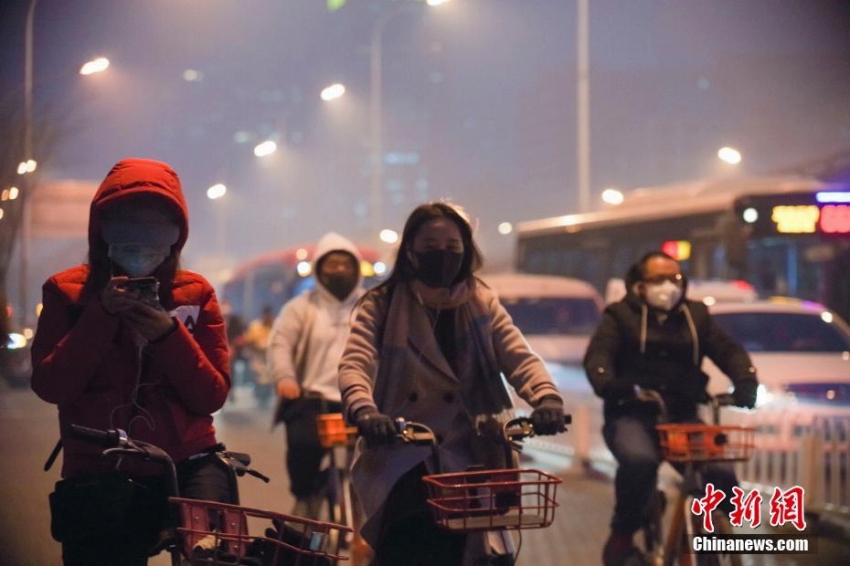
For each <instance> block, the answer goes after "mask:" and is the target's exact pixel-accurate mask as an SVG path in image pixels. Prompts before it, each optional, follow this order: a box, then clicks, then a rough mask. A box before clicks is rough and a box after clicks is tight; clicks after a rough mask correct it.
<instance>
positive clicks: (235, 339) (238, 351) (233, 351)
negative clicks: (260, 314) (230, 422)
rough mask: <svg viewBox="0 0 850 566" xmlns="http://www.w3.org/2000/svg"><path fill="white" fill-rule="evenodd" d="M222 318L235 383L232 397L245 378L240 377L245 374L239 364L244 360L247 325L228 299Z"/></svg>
mask: <svg viewBox="0 0 850 566" xmlns="http://www.w3.org/2000/svg"><path fill="white" fill-rule="evenodd" d="M221 316H222V318H223V319H224V331H225V335H226V336H227V346H228V348H230V378H231V380H232V381H233V388H231V390H230V394H231V396H232V395H233V390H234V389H235V388H236V386H237V385H241V384H242V382H243V381H242V380H244V379H245V378H244V376H243V377H242V378H241V380H240V378H239V377H238V376H239V375H240V374H242V373H243V372H242V371H241V370H240V368H239V365H240V364H239V362H240V360H241V359H242V348H243V346H244V339H243V337H242V335H243V334H244V333H245V329H246V325H245V321H244V320H242V317H241V316H239V315H238V314H237V313H235V312H233V305H232V304H231V303H230V301H228V300H227V299H225V300H222V301H221Z"/></svg>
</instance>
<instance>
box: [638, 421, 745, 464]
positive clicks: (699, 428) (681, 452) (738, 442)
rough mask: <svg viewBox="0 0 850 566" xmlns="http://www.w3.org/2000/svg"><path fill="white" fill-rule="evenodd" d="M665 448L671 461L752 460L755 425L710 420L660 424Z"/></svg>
mask: <svg viewBox="0 0 850 566" xmlns="http://www.w3.org/2000/svg"><path fill="white" fill-rule="evenodd" d="M655 428H656V430H658V437H659V440H660V443H661V452H662V454H663V455H664V459H665V460H667V461H670V462H706V461H727V462H735V461H741V460H749V458H750V456H751V455H752V451H753V446H754V445H755V441H754V438H755V428H752V427H743V426H722V425H708V424H663V425H657V426H656V427H655Z"/></svg>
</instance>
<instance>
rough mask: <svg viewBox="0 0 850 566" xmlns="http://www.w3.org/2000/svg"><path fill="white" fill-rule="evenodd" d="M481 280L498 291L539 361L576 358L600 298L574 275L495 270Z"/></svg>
mask: <svg viewBox="0 0 850 566" xmlns="http://www.w3.org/2000/svg"><path fill="white" fill-rule="evenodd" d="M481 279H482V280H483V281H484V283H486V284H487V286H488V287H490V288H491V289H493V290H494V291H495V292H496V294H497V295H498V296H499V299H500V300H501V302H502V304H503V305H504V306H505V308H506V309H507V311H508V313H509V314H510V315H511V318H513V320H514V324H516V325H517V327H519V329H520V330H521V331H522V333H523V334H524V335H525V338H526V340H528V343H529V345H530V346H531V348H532V349H533V350H534V351H535V352H536V353H537V354H538V355H539V356H540V357H541V358H543V359H544V360H546V361H549V362H560V363H572V364H576V363H580V362H581V360H582V358H583V357H584V351H585V350H586V349H587V344H588V342H589V341H590V336H591V335H592V334H593V331H594V330H596V326H597V324H599V317H600V315H601V312H602V307H603V301H602V297H601V296H600V295H599V293H598V292H597V291H596V289H594V288H593V286H592V285H591V284H589V283H587V282H585V281H581V280H579V279H571V278H568V277H559V276H554V275H530V274H525V273H498V274H489V275H483V276H482V277H481Z"/></svg>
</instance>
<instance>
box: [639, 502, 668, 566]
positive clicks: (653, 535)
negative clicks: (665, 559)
mask: <svg viewBox="0 0 850 566" xmlns="http://www.w3.org/2000/svg"><path fill="white" fill-rule="evenodd" d="M666 506H667V496H666V495H665V494H664V492H663V491H661V490H659V489H656V490H655V492H654V493H653V495H652V497H650V499H649V503H648V505H647V509H646V517H645V518H644V524H643V527H642V528H641V533H642V535H643V537H642V538H643V548H644V553H645V554H646V555H647V557H649V560H650V561H651V562H657V560H656V558H660V556H661V552H662V547H663V544H664V541H663V539H662V536H663V534H664V528H663V527H664V525H663V520H664V510H665V508H666Z"/></svg>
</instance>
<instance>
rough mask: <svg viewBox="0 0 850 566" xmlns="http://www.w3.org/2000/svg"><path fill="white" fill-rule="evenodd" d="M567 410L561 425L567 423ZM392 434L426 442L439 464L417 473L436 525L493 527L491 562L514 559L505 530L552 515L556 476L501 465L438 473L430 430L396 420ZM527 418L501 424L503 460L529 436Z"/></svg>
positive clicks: (464, 529)
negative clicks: (421, 474)
mask: <svg viewBox="0 0 850 566" xmlns="http://www.w3.org/2000/svg"><path fill="white" fill-rule="evenodd" d="M570 423H571V418H570V416H569V415H567V416H566V417H565V424H570ZM396 430H397V436H398V437H399V438H400V439H401V440H402V441H403V442H405V443H409V444H413V445H417V446H431V449H432V453H433V455H434V459H435V462H436V465H437V468H438V472H439V473H436V474H430V475H426V476H424V477H423V478H422V480H423V481H424V482H425V484H426V486H427V491H428V499H427V501H426V503H427V505H428V507H429V508H430V510H431V514H432V517H433V520H434V522H435V523H436V524H437V526H438V527H440V528H442V529H444V530H447V531H451V532H455V533H470V532H477V531H487V532H494V533H496V534H498V536H499V539H498V541H497V544H496V545H495V546H496V548H497V549H498V552H499V554H496V555H493V558H492V559H491V563H493V564H514V563H515V562H516V560H517V557H518V555H519V550H520V549H521V547H522V538H521V532H520V533H519V534H520V540H519V543H518V544H517V545H516V548H514V542H513V539H512V537H510V536H509V535H508V534H507V533H508V531H513V530H516V531H521V530H522V529H533V528H544V527H548V526H549V525H551V524H552V522H553V521H554V518H555V509H556V508H557V507H558V502H557V501H556V495H557V487H558V485H559V484H561V483H562V480H561V478H559V477H557V476H554V475H552V474H549V473H547V472H544V471H541V470H537V469H523V468H504V469H496V470H481V469H473V470H469V471H466V472H453V473H442V466H441V463H440V456H439V445H438V444H437V437H436V435H435V434H434V432H433V431H432V430H431V429H430V428H429V427H428V426H426V425H424V424H422V423H417V422H410V421H406V420H405V419H403V418H398V419H396ZM534 434H535V433H534V426H533V424H532V422H531V419H529V418H527V417H519V418H515V419H512V420H510V421H508V422H506V423H505V424H504V425H503V427H502V436H503V439H504V441H505V455H506V462H513V461H514V459H513V453H514V451H516V452H519V451H521V450H522V444H521V441H522V440H523V439H525V438H530V437H532V436H534Z"/></svg>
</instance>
